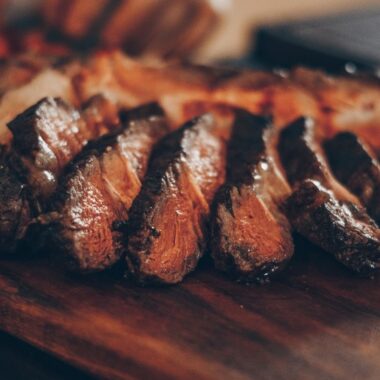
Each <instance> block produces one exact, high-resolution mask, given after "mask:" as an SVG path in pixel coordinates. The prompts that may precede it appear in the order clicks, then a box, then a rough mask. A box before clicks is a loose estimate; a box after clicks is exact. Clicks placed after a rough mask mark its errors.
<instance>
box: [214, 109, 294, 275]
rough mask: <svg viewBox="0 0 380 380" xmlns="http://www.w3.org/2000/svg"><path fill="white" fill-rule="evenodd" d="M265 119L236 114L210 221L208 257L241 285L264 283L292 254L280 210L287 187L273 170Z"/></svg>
mask: <svg viewBox="0 0 380 380" xmlns="http://www.w3.org/2000/svg"><path fill="white" fill-rule="evenodd" d="M275 140H276V134H275V133H274V128H273V125H272V123H271V121H270V120H269V119H266V118H262V117H258V116H254V115H252V114H250V113H248V112H246V111H242V110H238V111H237V117H236V120H235V123H234V127H233V132H232V137H231V141H230V144H229V148H228V169H227V182H226V184H225V185H224V186H223V187H222V188H221V189H220V190H219V192H218V194H217V196H216V201H215V204H214V210H213V216H212V257H213V259H214V262H215V265H216V267H217V268H218V269H220V270H222V271H224V272H227V273H229V274H230V275H231V276H232V277H234V278H236V279H238V280H241V281H259V282H265V281H266V280H268V278H269V277H270V276H272V275H273V274H274V273H276V272H278V271H279V270H281V269H282V268H283V267H284V265H285V264H286V262H287V261H288V260H289V259H290V257H291V256H292V254H293V249H294V247H293V240H292V236H291V227H290V223H289V222H288V220H287V218H286V216H285V214H284V213H283V210H282V205H283V203H284V201H285V200H286V198H287V197H288V196H289V195H290V187H289V185H288V184H287V182H286V180H285V179H284V177H283V176H282V174H281V172H280V170H279V169H278V166H277V162H276V158H277V157H276V156H277V154H276V153H275V150H274V144H275Z"/></svg>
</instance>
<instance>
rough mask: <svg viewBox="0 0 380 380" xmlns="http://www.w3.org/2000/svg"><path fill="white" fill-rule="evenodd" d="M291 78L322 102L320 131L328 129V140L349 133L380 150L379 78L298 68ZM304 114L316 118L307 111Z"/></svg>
mask: <svg viewBox="0 0 380 380" xmlns="http://www.w3.org/2000/svg"><path fill="white" fill-rule="evenodd" d="M289 79H290V80H291V81H294V82H295V83H297V84H299V85H300V86H302V87H304V88H305V89H306V90H307V91H308V92H309V93H310V94H312V95H313V96H314V97H315V99H316V100H317V102H318V103H319V109H320V117H319V120H318V121H319V129H323V130H324V135H325V136H326V137H332V136H334V135H335V134H336V133H339V132H341V131H342V130H349V131H352V132H354V133H355V134H356V135H358V136H360V137H361V138H362V139H363V140H364V141H365V142H366V143H367V144H369V145H370V146H372V147H373V148H374V149H376V150H379V149H380V134H379V133H378V130H379V123H378V120H379V118H380V86H379V82H378V80H377V79H376V78H364V77H362V78H360V77H356V76H341V77H333V76H330V75H327V74H326V73H324V72H321V71H317V70H310V69H306V68H297V69H295V70H293V71H292V72H291V74H290V77H289ZM368 79H369V80H368ZM304 114H305V115H309V116H313V115H311V114H310V113H308V112H307V110H305V112H304Z"/></svg>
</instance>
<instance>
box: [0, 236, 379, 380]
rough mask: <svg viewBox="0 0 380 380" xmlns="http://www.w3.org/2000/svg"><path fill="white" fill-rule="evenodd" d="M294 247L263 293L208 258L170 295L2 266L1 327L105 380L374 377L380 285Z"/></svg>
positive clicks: (19, 265)
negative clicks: (291, 256)
mask: <svg viewBox="0 0 380 380" xmlns="http://www.w3.org/2000/svg"><path fill="white" fill-rule="evenodd" d="M297 247H298V248H297V253H296V257H295V259H294V260H293V261H292V263H291V265H290V266H289V268H288V269H287V270H286V271H285V272H284V273H283V274H282V275H281V276H280V277H279V278H278V279H276V280H275V281H273V282H272V283H271V284H269V285H265V286H245V285H242V284H237V283H234V282H232V281H230V280H228V279H226V278H225V277H224V276H222V275H221V274H219V273H216V272H215V271H214V270H213V268H212V266H211V265H210V263H209V262H208V260H206V261H204V262H203V263H202V265H201V266H200V268H199V269H198V270H197V271H196V272H195V273H194V274H192V275H191V276H189V277H188V278H187V279H186V280H185V281H184V282H183V283H182V284H180V285H178V286H172V287H166V288H165V287H164V288H139V287H136V286H133V285H132V284H130V283H128V282H127V281H126V280H125V279H123V278H122V277H121V276H120V273H119V272H118V271H117V270H116V271H114V272H113V273H107V274H102V275H97V276H90V277H86V278H81V277H77V276H72V275H68V274H65V273H63V272H62V271H61V269H60V268H57V267H55V266H54V265H51V264H49V261H48V260H47V259H45V258H41V259H23V260H21V261H20V260H19V261H17V260H6V261H2V262H1V263H0V328H1V329H2V330H4V331H7V332H8V333H9V334H12V335H14V336H17V337H19V338H21V339H22V340H25V341H27V342H29V343H30V344H32V345H34V346H36V347H39V348H40V349H42V350H44V351H46V352H49V353H50V354H51V355H54V356H55V357H58V358H60V359H61V360H63V361H65V362H67V363H70V365H72V366H73V367H77V368H81V369H82V370H83V371H84V372H86V373H91V374H93V375H96V376H98V377H103V378H107V379H141V378H150V379H165V380H168V379H178V378H181V379H195V378H196V379H215V378H218V379H232V378H233V379H250V378H255V379H258V380H260V379H270V378H276V379H289V378H291V379H318V380H319V379H321V378H322V379H334V380H338V379H342V380H343V379H348V378H349V379H378V374H379V371H380V361H379V359H378V358H379V356H380V296H379V292H378V287H379V285H380V279H375V280H368V279H360V278H356V277H355V276H353V275H352V274H351V273H350V272H348V271H347V270H346V269H344V268H343V267H342V266H341V265H340V264H338V263H336V262H335V261H334V260H333V259H332V258H331V257H330V256H328V255H327V254H325V253H323V252H321V251H319V250H316V249H315V248H314V247H312V246H311V245H309V244H308V243H306V242H304V241H303V240H302V239H300V238H298V239H297ZM21 360H23V359H21ZM17 361H19V360H15V361H14V362H17ZM29 362H30V361H29ZM47 363H49V361H47ZM57 363H59V362H57ZM54 365H60V364H54ZM54 365H53V371H54ZM47 371H48V374H49V371H50V373H51V371H52V368H51V366H50V367H49V366H48V367H47ZM68 371H70V369H68ZM47 376H48V375H47ZM47 378H48V377H47ZM50 378H58V379H61V378H60V377H54V376H50Z"/></svg>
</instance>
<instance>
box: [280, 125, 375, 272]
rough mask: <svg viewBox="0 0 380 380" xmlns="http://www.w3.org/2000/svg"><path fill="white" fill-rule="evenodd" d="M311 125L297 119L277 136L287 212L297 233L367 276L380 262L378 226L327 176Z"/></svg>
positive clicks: (349, 194) (340, 186)
mask: <svg viewBox="0 0 380 380" xmlns="http://www.w3.org/2000/svg"><path fill="white" fill-rule="evenodd" d="M314 127H315V126H314V124H313V123H312V121H311V119H306V118H301V119H299V120H297V121H295V122H294V123H293V124H292V125H290V126H289V127H287V128H286V129H284V130H283V131H282V133H281V135H280V142H279V152H280V155H281V159H282V162H283V165H284V167H285V170H286V174H287V176H288V179H289V182H290V183H291V184H292V186H293V189H294V192H293V194H292V195H291V196H290V198H289V199H288V201H287V215H288V217H289V220H290V221H291V223H292V224H293V226H294V228H295V229H296V230H297V232H299V233H300V234H301V235H303V236H305V237H306V238H307V239H309V240H310V241H311V242H313V243H314V244H316V245H318V246H320V247H321V248H323V249H324V250H326V251H327V252H329V253H331V254H333V255H334V256H335V258H336V259H337V260H338V261H340V262H341V263H343V264H344V265H346V266H347V267H349V268H351V269H352V270H354V271H356V272H358V273H360V274H364V275H367V274H369V273H371V272H373V271H375V270H377V269H378V267H379V266H380V230H379V228H378V227H377V225H376V224H375V222H374V221H373V220H372V219H371V218H370V217H369V216H368V214H367V213H366V211H365V210H364V208H363V207H362V206H361V204H360V202H359V200H358V199H357V198H356V197H355V196H354V195H353V194H351V193H350V192H348V190H346V189H345V188H344V187H343V186H342V185H340V184H339V183H338V182H337V181H336V180H335V178H334V177H333V175H332V174H331V172H330V170H329V167H328V164H327V163H326V160H325V157H324V155H323V152H322V149H321V147H320V145H319V144H318V142H317V141H316V139H315V136H314Z"/></svg>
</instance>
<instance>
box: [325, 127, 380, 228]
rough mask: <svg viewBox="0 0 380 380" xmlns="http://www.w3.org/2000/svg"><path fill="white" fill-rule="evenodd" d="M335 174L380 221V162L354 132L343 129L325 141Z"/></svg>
mask: <svg viewBox="0 0 380 380" xmlns="http://www.w3.org/2000/svg"><path fill="white" fill-rule="evenodd" d="M325 149H326V152H327V157H328V159H329V163H330V166H331V168H332V170H333V172H334V175H335V176H336V177H337V178H338V180H339V181H340V182H341V183H343V184H344V185H345V186H346V187H347V188H348V189H349V190H350V191H351V192H352V193H354V194H355V195H356V196H357V197H358V198H359V199H360V200H361V202H362V203H363V205H365V206H366V208H367V210H368V213H369V214H370V215H371V216H372V218H373V219H374V220H375V221H376V222H377V223H379V222H380V164H379V161H378V160H377V158H376V157H375V155H374V154H373V153H372V152H371V150H370V148H369V147H368V146H367V145H366V144H365V143H364V142H363V141H361V139H360V138H359V137H357V136H356V135H355V134H353V133H351V132H342V133H339V134H338V135H336V136H335V137H334V138H333V139H331V140H329V141H327V142H326V143H325Z"/></svg>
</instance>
